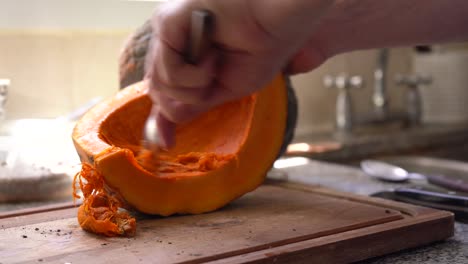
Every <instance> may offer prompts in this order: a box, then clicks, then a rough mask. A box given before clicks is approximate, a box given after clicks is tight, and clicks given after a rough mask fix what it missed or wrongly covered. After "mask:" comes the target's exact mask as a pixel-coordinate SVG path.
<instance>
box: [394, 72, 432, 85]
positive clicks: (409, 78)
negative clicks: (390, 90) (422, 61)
mask: <svg viewBox="0 0 468 264" xmlns="http://www.w3.org/2000/svg"><path fill="white" fill-rule="evenodd" d="M395 83H396V84H397V85H400V86H405V87H408V88H417V87H419V86H420V85H428V84H431V83H432V78H431V76H429V75H422V74H410V75H403V74H397V75H396V76H395Z"/></svg>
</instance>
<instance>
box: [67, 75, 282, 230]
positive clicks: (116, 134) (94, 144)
mask: <svg viewBox="0 0 468 264" xmlns="http://www.w3.org/2000/svg"><path fill="white" fill-rule="evenodd" d="M147 91H148V88H147V85H146V83H145V82H139V83H136V84H134V85H131V86H129V87H127V88H125V89H123V90H121V91H120V92H119V93H117V94H116V95H115V96H114V97H113V98H110V99H108V100H107V101H105V102H102V103H100V104H98V105H97V106H95V107H94V108H93V109H91V110H90V111H89V112H88V113H86V114H85V115H84V116H83V117H82V119H81V120H80V121H79V122H78V123H77V124H76V127H75V128H74V131H73V141H74V144H75V147H76V150H77V152H78V154H79V156H80V159H81V161H82V162H83V169H82V172H81V174H78V175H79V177H81V178H85V179H86V183H83V182H82V181H81V178H80V184H81V185H80V187H81V189H82V191H83V194H84V196H85V202H84V203H83V205H82V206H81V208H80V209H79V215H78V216H79V217H78V218H79V222H80V224H81V225H82V227H83V228H85V229H87V230H91V231H93V232H96V233H102V234H105V235H115V234H125V233H128V232H127V231H125V230H126V229H127V230H128V229H131V228H133V229H134V220H133V222H132V220H131V217H129V216H128V215H126V214H124V215H122V214H121V212H120V211H119V212H117V207H128V208H132V209H136V210H138V211H140V212H143V213H147V214H157V215H163V216H168V215H172V214H199V213H204V212H209V211H213V210H216V209H218V208H220V207H222V206H224V205H226V204H227V203H229V202H230V201H232V200H234V199H236V198H238V197H240V196H242V195H243V194H245V193H247V192H249V191H252V190H254V189H255V188H256V187H257V186H259V185H260V184H261V183H262V181H263V179H264V177H265V175H266V172H267V171H268V170H269V169H270V167H271V165H272V163H273V162H274V160H275V158H276V157H277V156H278V153H279V151H280V148H281V146H282V143H283V139H284V135H285V127H286V117H287V88H286V82H285V80H284V78H283V77H281V76H279V77H277V78H276V79H274V80H273V81H272V82H271V83H270V84H269V85H267V87H265V88H264V89H262V90H261V91H259V92H258V93H256V94H253V95H251V96H248V97H245V98H242V99H240V100H238V101H233V102H229V103H226V104H224V105H221V106H219V107H217V108H215V109H213V110H211V111H210V112H208V113H205V114H203V115H201V116H200V117H198V118H197V119H195V120H193V121H191V122H190V123H187V124H183V125H180V126H179V127H178V128H177V130H176V145H175V146H174V147H173V148H172V149H170V150H168V151H161V152H160V153H158V154H157V156H156V157H153V156H152V154H151V153H150V152H149V151H145V150H144V149H142V148H141V147H140V145H141V144H140V143H141V136H142V129H143V126H144V123H145V120H146V118H147V116H148V114H149V111H150V109H151V100H150V99H149V97H148V95H147ZM109 207H110V208H111V210H110V211H109V210H108V209H107V211H106V212H105V213H103V212H102V211H103V210H104V209H103V208H109ZM96 208H98V209H96ZM104 211H105V210H104ZM119 214H120V215H119ZM122 219H123V220H122ZM109 223H110V224H111V225H112V226H111V228H110V229H111V231H109V230H104V229H106V228H108V229H109V226H108V225H107V224H109ZM129 226H130V227H129ZM131 232H133V231H131ZM114 233H115V234H114Z"/></svg>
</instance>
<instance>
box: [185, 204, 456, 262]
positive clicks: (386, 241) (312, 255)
mask: <svg viewBox="0 0 468 264" xmlns="http://www.w3.org/2000/svg"><path fill="white" fill-rule="evenodd" d="M427 229H430V230H438V231H439V232H427ZM454 231H455V230H454V216H453V214H452V213H450V212H446V211H435V212H430V213H427V214H425V215H421V216H420V217H417V218H405V219H403V220H400V221H392V222H387V223H383V224H381V225H375V226H369V227H364V228H361V229H355V230H350V231H347V232H343V233H340V234H334V235H329V236H324V237H320V238H313V239H310V240H304V241H300V242H297V243H291V244H287V245H282V246H278V247H273V248H269V249H265V250H261V251H255V252H250V253H246V254H242V255H236V256H232V257H228V258H224V259H219V260H214V261H211V262H208V263H210V264H227V263H266V262H268V263H272V262H276V263H345V262H346V263H348V262H356V261H361V260H365V259H370V258H374V257H379V256H383V255H386V254H391V253H396V252H398V251H401V250H405V249H412V248H416V247H420V246H424V245H428V244H431V243H434V242H438V241H443V240H445V239H448V238H450V237H452V236H453V235H454ZM392 232H393V234H392ZM357 233H361V234H359V235H358V236H356V234H357ZM389 234H391V236H390V237H389ZM421 234H422V235H421ZM402 235H404V240H402V239H401V237H402ZM418 236H419V238H417V239H416V237H418ZM421 237H423V239H421ZM421 240H422V242H421ZM362 243H372V244H373V245H375V244H380V247H378V248H377V250H374V251H362V250H360V248H359V245H362ZM337 253H338V254H337ZM327 255H328V256H331V257H332V258H328V259H327V258H326V257H325V256H327ZM344 255H346V258H344V257H343V256H344ZM305 259H307V261H306V262H304V260H305ZM193 263H198V262H196V261H195V262H193ZM200 263H201V262H200Z"/></svg>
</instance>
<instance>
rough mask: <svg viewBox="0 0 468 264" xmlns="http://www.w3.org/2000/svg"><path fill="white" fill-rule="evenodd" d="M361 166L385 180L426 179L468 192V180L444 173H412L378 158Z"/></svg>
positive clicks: (365, 161) (370, 174)
mask: <svg viewBox="0 0 468 264" xmlns="http://www.w3.org/2000/svg"><path fill="white" fill-rule="evenodd" d="M361 168H362V170H363V171H364V172H365V173H366V174H368V175H369V176H372V177H375V178H377V179H380V180H384V181H392V182H402V181H407V180H426V181H427V182H429V183H431V184H434V185H437V186H441V187H444V188H447V189H450V190H457V191H462V192H466V193H468V182H467V181H464V180H462V179H455V178H451V177H447V176H444V175H429V174H420V173H410V172H408V171H406V170H405V169H403V168H400V167H398V166H395V165H392V164H388V163H386V162H383V161H377V160H364V161H362V162H361Z"/></svg>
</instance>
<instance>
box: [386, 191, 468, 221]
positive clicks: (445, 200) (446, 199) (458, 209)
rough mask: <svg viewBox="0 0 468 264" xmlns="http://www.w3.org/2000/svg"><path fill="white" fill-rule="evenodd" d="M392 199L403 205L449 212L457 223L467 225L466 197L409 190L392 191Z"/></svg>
mask: <svg viewBox="0 0 468 264" xmlns="http://www.w3.org/2000/svg"><path fill="white" fill-rule="evenodd" d="M393 193H394V194H395V195H394V197H393V199H394V200H397V201H401V202H405V203H411V204H416V205H420V206H425V207H432V208H435V209H439V210H445V211H450V212H452V213H454V214H455V219H456V220H457V221H460V222H463V223H468V197H467V196H462V195H452V194H448V193H440V192H432V191H425V190H419V189H411V188H400V189H397V190H394V191H393Z"/></svg>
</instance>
